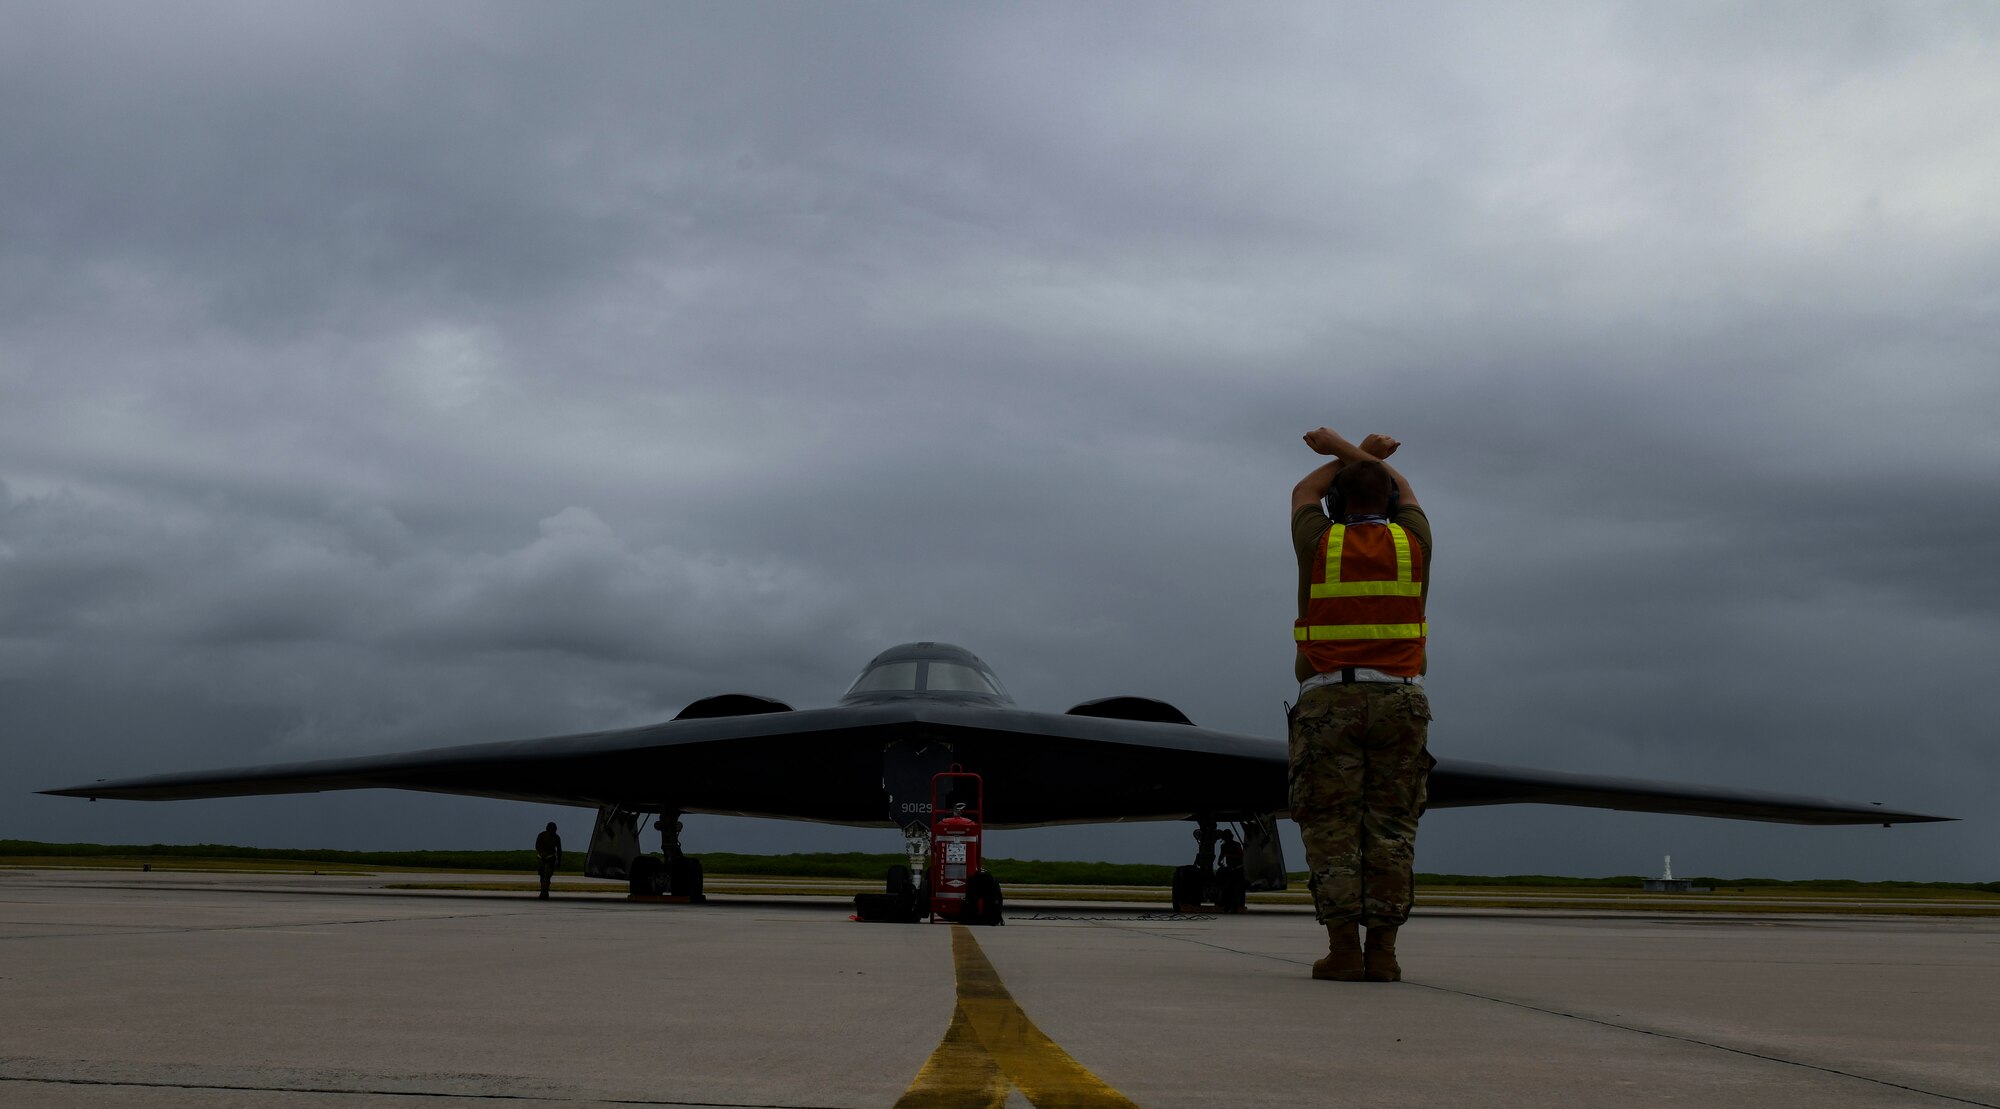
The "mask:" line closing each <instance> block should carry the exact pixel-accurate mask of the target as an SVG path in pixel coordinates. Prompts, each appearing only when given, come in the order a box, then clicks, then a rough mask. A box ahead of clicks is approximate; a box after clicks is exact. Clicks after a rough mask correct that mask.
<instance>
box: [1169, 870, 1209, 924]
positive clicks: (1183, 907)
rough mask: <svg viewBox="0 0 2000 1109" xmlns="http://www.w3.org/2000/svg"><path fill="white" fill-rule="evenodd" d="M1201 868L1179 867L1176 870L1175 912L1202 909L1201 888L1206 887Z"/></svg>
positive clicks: (1174, 889)
mask: <svg viewBox="0 0 2000 1109" xmlns="http://www.w3.org/2000/svg"><path fill="white" fill-rule="evenodd" d="M1204 884H1205V883H1204V880H1203V878H1202V873H1201V868H1200V867H1198V866H1177V867H1175V868H1174V888H1173V895H1172V896H1173V899H1174V900H1173V909H1174V911H1175V912H1177V913H1178V912H1193V911H1194V910H1195V909H1198V908H1200V907H1201V887H1202V886H1203V885H1204Z"/></svg>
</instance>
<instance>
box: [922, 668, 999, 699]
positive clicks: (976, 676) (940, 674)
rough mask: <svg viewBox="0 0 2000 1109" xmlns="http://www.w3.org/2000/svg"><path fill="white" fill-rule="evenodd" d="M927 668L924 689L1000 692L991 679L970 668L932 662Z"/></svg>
mask: <svg viewBox="0 0 2000 1109" xmlns="http://www.w3.org/2000/svg"><path fill="white" fill-rule="evenodd" d="M928 666H929V670H930V673H929V674H927V675H925V678H924V688H925V689H930V690H941V691H944V692H946V693H985V694H997V693H999V692H1000V690H999V688H998V687H996V686H995V685H994V684H993V681H992V679H990V678H988V677H987V676H986V675H984V674H982V673H980V672H979V671H977V670H974V669H973V668H972V667H970V666H960V665H959V664H958V663H955V662H933V663H930V664H928Z"/></svg>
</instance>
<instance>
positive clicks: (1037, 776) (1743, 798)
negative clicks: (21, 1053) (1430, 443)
mask: <svg viewBox="0 0 2000 1109" xmlns="http://www.w3.org/2000/svg"><path fill="white" fill-rule="evenodd" d="M953 764H957V765H961V766H963V767H964V768H965V769H967V770H972V771H975V772H977V773H979V774H980V775H981V776H982V777H983V778H984V779H985V786H986V799H987V812H986V817H987V823H988V824H989V825H991V826H994V827H1002V828H1005V827H1038V826H1042V825H1049V824H1093V823H1112V822H1118V821H1129V820H1180V819H1186V818H1188V817H1190V816H1191V815H1193V814H1196V813H1205V814H1208V815H1210V816H1213V817H1215V818H1217V819H1225V820H1226V819H1243V818H1246V817H1250V816H1254V815H1258V814H1268V813H1284V812H1286V811H1287V809H1288V808H1289V803H1288V801H1287V799H1286V790H1285V744H1284V741H1283V740H1280V739H1273V738H1270V737H1260V736H1251V735H1243V734H1239V733H1233V732H1224V731H1219V730H1215V729H1210V728H1201V727H1196V726H1194V725H1191V724H1183V723H1175V722H1162V721H1157V720H1128V719H1113V718H1104V717H1097V716H1088V715H1082V716H1080V715H1073V714H1058V713H1044V712H1030V711H1026V710H1022V709H1017V708H1012V707H987V706H968V705H941V704H927V703H924V702H922V701H903V702H891V703H884V704H873V705H859V706H842V707H835V708H826V709H807V710H802V711H789V710H786V711H763V712H759V713H757V714H755V715H745V716H724V717H715V718H704V719H679V720H673V721H669V722H666V723H663V724H654V725H649V726H646V727H639V728H629V729H622V730H617V731H605V732H590V733H584V734H579V735H569V736H556V737H550V738H545V739H529V740H517V741H513V742H507V743H488V744H478V745H473V746H466V747H447V748H439V749H433V750H427V751H413V752H408V753H403V754H387V755H376V756H368V757H360V758H344V759H328V760H321V761H315V762H298V763H284V764H277V765H269V766H250V767H238V768H232V769H224V770H212V771H197V772H193V773H178V774H160V775H154V776H151V777H140V778H124V779H117V780H100V781H96V782H91V783H88V784H84V785H77V786H70V787H68V788H64V789H53V790H46V791H44V792H47V793H51V794H56V795H61V796H69V797H88V798H91V799H96V798H100V797H102V798H116V799H127V800H146V801H166V800H183V799H190V798H204V797H240V796H251V795H262V794H283V793H310V792H319V791H324V790H342V789H374V788H383V789H409V790H422V791H428V792H433V793H451V794H464V795H468V796H478V797H497V798H506V799H511V800H521V801H534V802H543V803H552V804H564V805H589V806H597V805H607V804H616V805H620V806H623V807H625V808H628V809H639V810H643V811H654V812H657V811H662V810H665V809H676V810H679V811H681V812H691V813H715V814H724V815H738V816H759V817H777V818H781V819H794V820H816V821H824V822H829V823H839V824H858V825H882V826H894V825H896V824H898V823H902V822H905V820H904V818H903V817H902V816H900V815H899V814H898V812H897V806H898V804H901V805H903V806H906V807H905V809H904V810H903V812H905V813H907V812H908V811H909V810H908V809H907V805H909V804H910V802H909V801H908V799H907V797H905V798H903V799H899V798H897V797H895V796H893V794H895V792H896V790H895V788H893V787H892V786H891V785H890V784H888V783H889V782H890V781H891V780H892V779H894V778H895V777H896V776H897V773H898V768H899V767H902V768H906V769H907V768H908V767H912V766H915V767H918V768H920V769H922V770H923V774H922V777H921V781H923V782H926V783H927V782H928V780H929V777H928V775H929V772H930V770H931V769H933V768H934V769H936V770H943V769H947V768H948V767H949V766H951V765H953ZM908 776H909V775H908V774H907V773H906V774H905V777H908ZM903 792H904V793H905V794H906V795H907V794H908V793H909V792H910V791H909V790H907V789H905V790H904V791H903ZM1526 803H1536V804H1553V805H1578V806H1584V807H1589V808H1607V809H1626V810H1633V811H1640V812H1658V813H1680V814H1687V815H1693V816H1712V817H1726V818H1733V819H1740V820H1766V821H1778V822H1783V823H1792V824H1895V823H1915V822H1925V821H1936V820H1949V819H1953V818H1951V817H1941V816H1930V815H1925V814H1922V813H1914V812H1904V811H1901V810H1896V809H1888V808H1883V807H1881V806H1880V805H1879V804H1875V803H1868V802H1856V801H1835V800H1828V799H1824V798H1816V797H1799V796H1790V795H1785V794H1775V793H1761V792H1750V791H1744V790H1737V789H1725V788H1719V787H1714V786H1701V785H1687V784H1679V783H1672V782H1656V781H1648V780H1643V779H1630V778H1607V777H1595V776H1591V775H1584V774H1570V773H1562V772H1557V771H1545V770H1531V769H1525V768H1519V767H1508V766H1496V765H1491V764H1487V763H1476V762H1462V761H1457V760H1440V761H1439V763H1438V766H1437V769H1436V770H1435V771H1434V772H1433V774H1432V777H1431V786H1430V804H1431V807H1432V808H1455V807H1462V806H1472V805H1501V804H1526Z"/></svg>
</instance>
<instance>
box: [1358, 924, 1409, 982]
mask: <svg viewBox="0 0 2000 1109" xmlns="http://www.w3.org/2000/svg"><path fill="white" fill-rule="evenodd" d="M1364 962H1365V963H1366V965H1367V971H1368V980H1369V981H1370V982H1401V981H1402V980H1403V968H1402V966H1401V965H1400V964H1398V963H1397V962H1396V930H1395V929H1394V928H1370V929H1369V930H1368V954H1367V956H1366V957H1365V959H1364Z"/></svg>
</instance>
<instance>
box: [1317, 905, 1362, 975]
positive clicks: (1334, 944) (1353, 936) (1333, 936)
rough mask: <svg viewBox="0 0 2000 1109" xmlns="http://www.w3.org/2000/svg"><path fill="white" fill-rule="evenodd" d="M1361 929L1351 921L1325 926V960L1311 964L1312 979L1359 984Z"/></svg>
mask: <svg viewBox="0 0 2000 1109" xmlns="http://www.w3.org/2000/svg"><path fill="white" fill-rule="evenodd" d="M1362 973H1363V966H1362V961H1361V928H1360V926H1359V925H1357V924H1355V923H1354V922H1353V921H1351V920H1350V921H1348V922H1347V923H1345V924H1329V925H1327V926H1326V958H1324V959H1321V960H1320V961H1319V962H1316V963H1314V964H1313V977H1314V978H1318V979H1320V980H1321V981H1325V982H1359V981H1361V977H1362Z"/></svg>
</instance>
